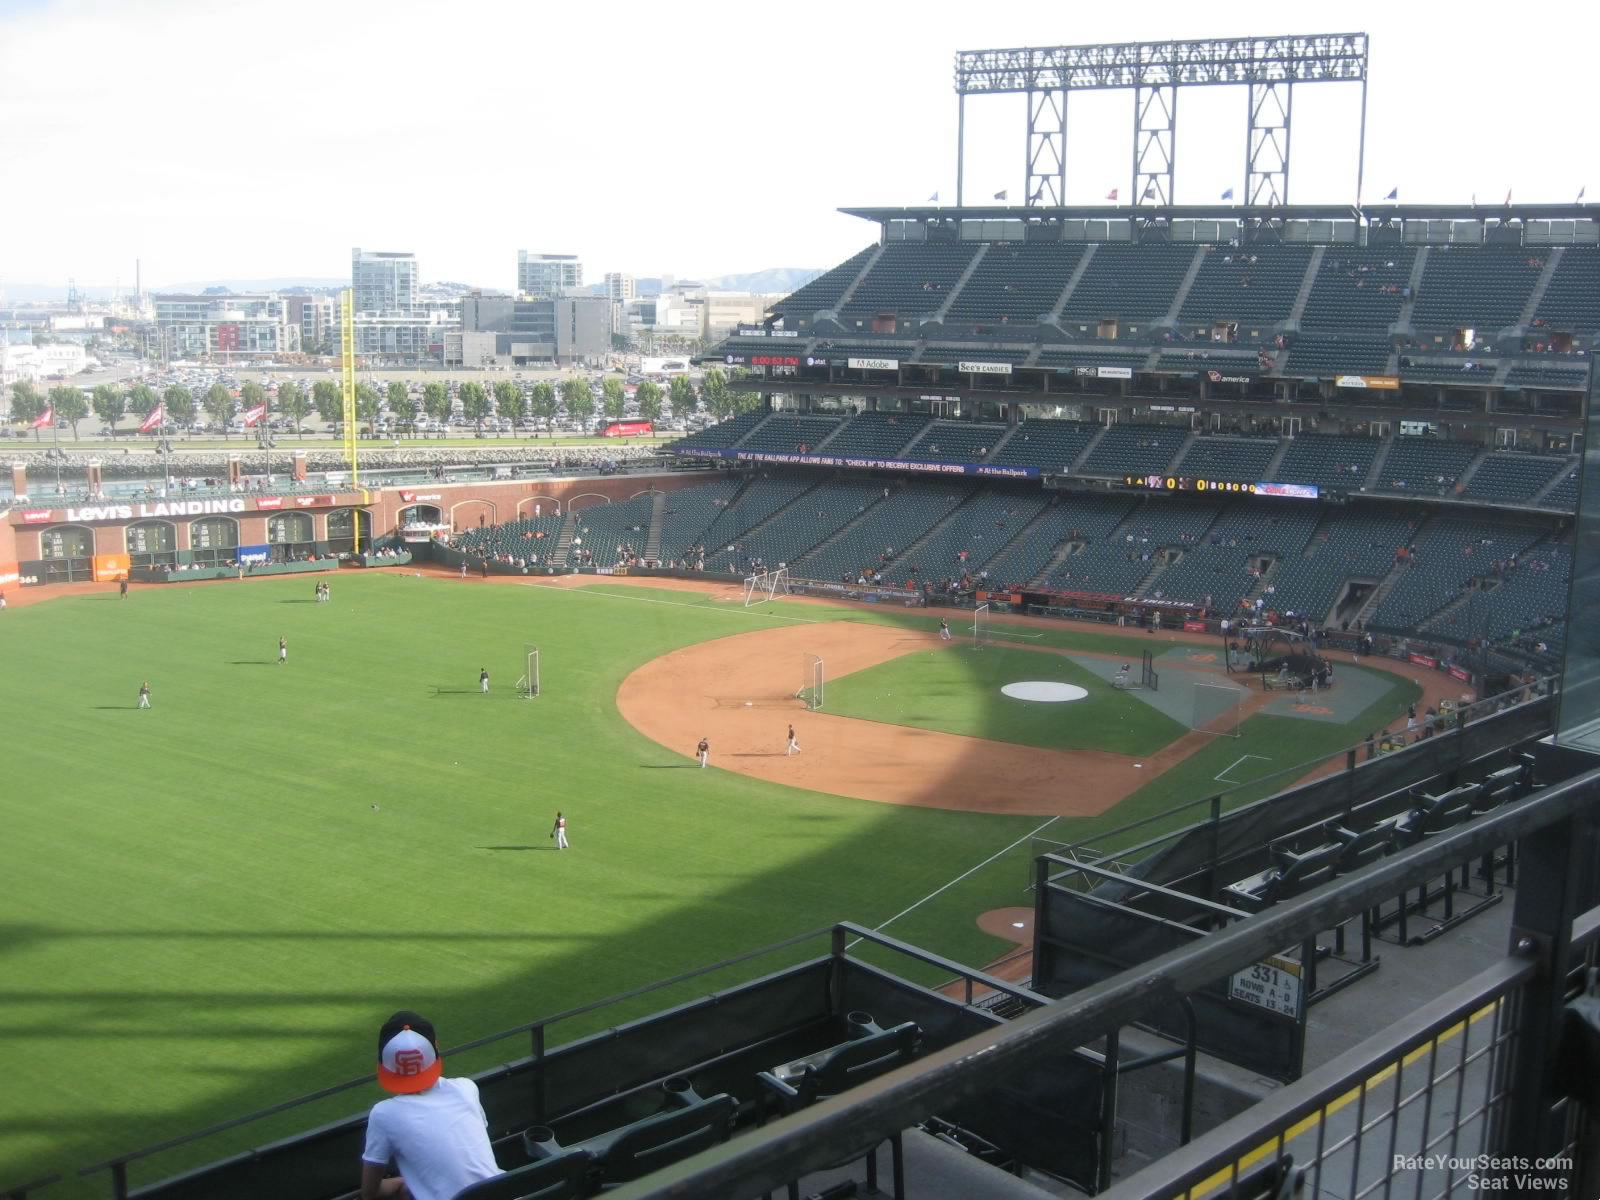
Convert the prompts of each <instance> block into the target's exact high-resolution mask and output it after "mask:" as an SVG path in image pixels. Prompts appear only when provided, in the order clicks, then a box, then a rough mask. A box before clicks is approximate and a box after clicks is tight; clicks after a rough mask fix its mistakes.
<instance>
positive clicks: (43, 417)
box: [33, 404, 56, 429]
mask: <svg viewBox="0 0 1600 1200" xmlns="http://www.w3.org/2000/svg"><path fill="white" fill-rule="evenodd" d="M55 423H56V409H55V405H53V404H52V405H51V406H50V407H49V408H47V409H45V410H44V411H43V412H42V413H40V414H39V415H38V417H37V418H35V420H34V422H33V427H34V428H35V429H45V428H48V427H49V426H51V425H54V424H55Z"/></svg>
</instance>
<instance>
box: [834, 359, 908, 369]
mask: <svg viewBox="0 0 1600 1200" xmlns="http://www.w3.org/2000/svg"><path fill="white" fill-rule="evenodd" d="M845 363H846V365H848V366H849V367H850V369H851V370H853V371H898V370H899V369H900V360H899V359H898V358H847V359H845Z"/></svg>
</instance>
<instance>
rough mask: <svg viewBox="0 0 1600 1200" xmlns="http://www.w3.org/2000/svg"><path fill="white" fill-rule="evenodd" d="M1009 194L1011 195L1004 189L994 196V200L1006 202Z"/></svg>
mask: <svg viewBox="0 0 1600 1200" xmlns="http://www.w3.org/2000/svg"><path fill="white" fill-rule="evenodd" d="M1009 194H1010V193H1009V191H1008V190H1007V189H1005V188H1002V189H1001V190H1000V191H998V192H996V193H995V194H994V198H995V199H996V200H1004V199H1005V198H1006V196H1007V195H1009Z"/></svg>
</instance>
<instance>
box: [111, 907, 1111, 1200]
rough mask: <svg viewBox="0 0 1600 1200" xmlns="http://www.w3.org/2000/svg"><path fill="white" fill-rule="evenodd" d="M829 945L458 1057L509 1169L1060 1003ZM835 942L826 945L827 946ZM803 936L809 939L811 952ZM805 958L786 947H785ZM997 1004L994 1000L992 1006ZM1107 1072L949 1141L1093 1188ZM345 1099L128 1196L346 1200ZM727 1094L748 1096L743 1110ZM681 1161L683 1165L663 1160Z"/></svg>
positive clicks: (1057, 1087) (734, 1122) (1001, 1092)
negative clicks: (624, 1011)
mask: <svg viewBox="0 0 1600 1200" xmlns="http://www.w3.org/2000/svg"><path fill="white" fill-rule="evenodd" d="M825 935H826V936H827V937H828V939H829V942H830V945H829V949H828V952H827V953H824V954H821V955H818V956H816V957H811V958H808V959H806V960H804V961H802V962H799V963H797V964H795V965H792V966H787V967H784V968H782V969H779V970H776V971H773V972H771V973H768V974H764V975H761V976H759V977H758V978H754V979H751V980H750V981H748V982H745V983H741V984H738V985H736V986H732V987H728V988H725V989H722V990H718V991H713V992H710V993H708V994H705V995H702V996H700V997H699V998H696V999H693V1000H690V1001H687V1002H685V1003H680V1004H677V1005H675V1006H672V1007H667V1008H663V1009H661V1010H660V1011H657V1012H654V1013H652V1014H650V1015H648V1016H645V1017H641V1018H638V1019H635V1020H629V1021H624V1022H621V1023H618V1024H616V1025H615V1026H612V1027H609V1028H607V1027H603V1026H604V1023H605V1021H606V1019H607V1012H606V1010H607V1009H609V1008H610V1007H612V1006H613V1005H615V1004H622V1003H626V1002H629V1001H635V1000H636V997H634V996H626V997H619V998H618V999H617V1000H615V1001H603V1002H601V1003H600V1004H596V1005H588V1006H585V1007H583V1008H581V1009H576V1010H572V1011H570V1012H566V1013H561V1014H557V1015H556V1016H553V1017H550V1018H547V1019H544V1020H541V1021H538V1022H535V1023H532V1024H530V1025H528V1026H524V1027H521V1028H519V1029H515V1030H509V1031H506V1032H505V1033H502V1034H497V1035H494V1036H493V1037H490V1038H485V1039H481V1040H480V1041H478V1042H475V1043H472V1044H470V1045H469V1046H465V1047H458V1048H455V1049H452V1048H450V1047H446V1048H445V1051H444V1052H445V1057H446V1063H447V1069H448V1070H449V1071H450V1073H452V1074H456V1073H459V1074H469V1073H470V1074H471V1075H472V1078H473V1079H474V1080H475V1081H476V1082H477V1084H478V1087H479V1091H480V1095H481V1097H482V1100H483V1105H484V1110H485V1112H486V1113H487V1114H488V1118H489V1127H490V1135H491V1138H492V1139H493V1141H494V1143H495V1149H496V1155H497V1158H498V1160H499V1162H500V1164H501V1166H502V1167H505V1168H507V1169H513V1168H516V1167H518V1166H521V1165H524V1164H525V1163H527V1162H528V1161H529V1153H530V1151H529V1147H528V1144H527V1143H526V1142H525V1139H524V1134H525V1133H526V1132H527V1131H529V1130H542V1131H548V1133H549V1135H550V1139H549V1140H550V1141H551V1142H553V1143H554V1144H557V1145H559V1146H560V1147H564V1148H572V1147H576V1146H590V1147H599V1148H601V1150H602V1151H603V1150H604V1149H605V1148H606V1147H608V1146H609V1145H612V1144H614V1143H615V1142H616V1140H617V1136H616V1135H617V1131H619V1130H629V1129H632V1128H634V1127H636V1126H638V1125H639V1124H640V1123H648V1122H650V1121H654V1120H660V1119H661V1118H662V1117H663V1116H667V1117H669V1118H672V1114H674V1113H682V1112H683V1111H684V1106H683V1105H682V1102H681V1101H678V1102H677V1104H676V1105H675V1104H674V1103H673V1102H672V1101H671V1100H669V1099H667V1097H670V1096H672V1095H673V1094H675V1093H676V1094H689V1095H692V1096H693V1097H694V1098H695V1101H697V1102H699V1103H701V1104H703V1105H704V1106H705V1110H706V1111H708V1112H713V1111H714V1112H715V1113H716V1115H717V1119H718V1120H719V1121H722V1120H726V1129H725V1130H724V1132H726V1133H727V1134H728V1135H730V1136H731V1137H733V1138H735V1139H737V1138H738V1137H739V1136H741V1135H742V1134H744V1133H747V1132H750V1131H753V1130H755V1129H756V1128H758V1127H759V1126H761V1125H762V1124H764V1123H765V1122H767V1121H769V1120H771V1119H774V1118H775V1117H778V1116H781V1115H783V1114H784V1113H785V1112H789V1111H794V1109H795V1107H796V1105H800V1106H804V1105H805V1104H807V1103H808V1102H810V1101H813V1100H817V1099H821V1098H824V1097H825V1096H826V1095H829V1094H833V1093H831V1092H829V1091H827V1090H826V1088H825V1089H824V1090H823V1092H822V1093H821V1094H820V1095H819V1094H816V1089H815V1088H813V1089H812V1090H811V1092H810V1093H808V1092H807V1091H806V1086H805V1084H803V1083H801V1084H799V1085H798V1086H794V1087H789V1088H787V1089H785V1088H784V1087H782V1086H776V1085H775V1082H774V1081H775V1080H776V1081H777V1083H778V1084H780V1085H781V1083H782V1081H783V1080H785V1079H788V1080H795V1079H797V1078H801V1077H802V1076H797V1075H796V1074H795V1073H794V1071H792V1070H789V1071H787V1073H786V1069H788V1068H796V1069H799V1070H802V1071H803V1068H804V1066H805V1065H807V1064H808V1063H809V1064H811V1065H812V1066H813V1068H814V1073H815V1075H816V1076H818V1077H821V1076H826V1075H827V1074H828V1072H829V1071H830V1070H831V1069H832V1068H833V1066H834V1065H835V1064H842V1066H841V1067H840V1069H839V1070H837V1071H835V1072H834V1073H833V1076H832V1077H833V1078H834V1079H835V1080H836V1081H838V1080H842V1081H845V1082H844V1085H843V1086H844V1088H845V1090H848V1089H849V1088H851V1087H855V1086H861V1085H862V1084H864V1083H868V1082H870V1081H871V1080H872V1079H874V1078H876V1077H877V1076H879V1075H881V1074H883V1073H885V1072H886V1071H889V1070H892V1069H894V1068H895V1067H896V1066H899V1065H903V1064H904V1063H907V1062H911V1061H915V1060H916V1059H919V1058H922V1057H925V1056H926V1055H928V1054H931V1053H934V1052H936V1051H938V1050H941V1049H943V1048H944V1047H947V1046H950V1045H952V1044H954V1043H955V1042H958V1041H961V1040H963V1039H965V1038H968V1037H972V1036H974V1035H977V1034H982V1033H983V1032H984V1031H985V1030H993V1029H998V1028H999V1027H1001V1026H1003V1025H1004V1024H1006V1021H1007V1016H1005V1015H1001V1014H1002V1013H1007V1014H1010V1015H1019V1014H1021V1013H1023V1012H1026V1011H1029V1010H1031V1009H1033V1008H1036V1007H1038V1006H1039V1005H1041V1004H1043V1003H1044V999H1043V997H1041V996H1039V995H1037V994H1036V993H1033V992H1030V991H1029V990H1028V989H1026V988H1025V987H1021V986H1018V985H1013V984H1007V983H1003V982H1001V981H999V980H997V979H993V978H990V977H989V976H987V975H984V974H983V973H982V972H979V971H974V970H971V969H970V968H965V967H962V966H960V965H959V964H956V963H953V962H950V961H949V960H945V959H942V958H940V957H938V956H936V955H932V954H929V953H927V952H925V951H922V950H919V949H917V948H915V947H912V946H909V945H907V944H905V943H901V942H897V941H895V940H894V939H891V938H887V937H884V936H883V935H881V934H876V933H873V932H872V931H870V930H867V929H863V928H859V927H856V926H851V925H839V926H835V927H834V928H833V929H832V930H829V931H826V934H825ZM818 936H823V935H820V934H819V935H810V937H812V938H815V937H818ZM802 940H806V939H797V940H796V941H802ZM857 942H864V943H867V944H866V945H865V946H864V950H865V952H866V953H868V954H871V956H872V957H873V958H874V959H875V960H879V961H888V962H890V963H892V964H895V966H896V967H897V968H898V969H899V970H903V971H907V972H925V973H926V972H930V971H932V972H934V973H937V974H939V975H941V976H945V977H951V978H954V980H955V984H954V985H953V986H952V987H948V988H944V989H940V990H935V989H932V988H928V987H923V986H921V985H919V984H917V983H914V982H912V981H911V980H909V979H907V978H906V977H905V976H904V975H902V974H897V973H896V972H895V970H891V969H889V968H887V967H885V966H882V965H877V963H876V962H869V961H866V959H864V958H863V957H859V956H858V955H857V954H854V953H852V952H851V947H852V945H854V944H856V943H857ZM794 945H795V942H790V943H785V944H783V945H781V946H778V947H771V948H769V952H770V951H782V950H785V949H789V948H790V947H792V946H794ZM761 953H765V952H761ZM744 957H745V958H746V959H748V958H750V957H753V956H744ZM735 961H743V960H735ZM729 965H730V964H727V963H724V964H717V965H716V966H713V967H709V968H706V973H711V972H718V971H724V972H725V970H726V968H727V967H728V966H729ZM723 977H726V976H725V974H724V976H723ZM670 982H671V983H675V984H681V983H682V982H683V981H682V980H681V979H680V980H676V981H670ZM986 991H987V992H989V995H988V997H987V998H986V999H975V996H977V995H978V994H979V993H982V992H986ZM950 992H954V993H955V995H953V996H952V995H951V994H948V993H950ZM680 994H681V990H680ZM634 1007H635V1010H636V1007H637V1006H636V1004H635V1005H634ZM862 1015H867V1016H870V1018H871V1020H872V1025H871V1026H870V1027H866V1026H863V1025H862V1024H861V1021H860V1017H861V1016H862ZM576 1024H582V1025H585V1026H587V1027H589V1028H594V1027H595V1026H596V1025H597V1024H598V1025H601V1026H602V1028H601V1030H600V1031H599V1032H594V1033H589V1034H587V1035H586V1036H582V1037H577V1038H575V1039H574V1040H571V1041H567V1042H565V1043H564V1044H560V1045H552V1044H551V1043H553V1042H554V1041H555V1040H556V1038H557V1037H559V1036H560V1034H561V1031H562V1030H563V1029H564V1028H572V1027H573V1026H574V1025H576ZM368 1033H369V1031H366V1030H353V1031H352V1038H353V1039H359V1040H361V1041H362V1043H363V1044H365V1041H366V1038H367V1036H368ZM863 1044H865V1045H867V1046H868V1051H867V1053H866V1054H858V1055H856V1059H855V1061H850V1060H848V1059H844V1058H841V1057H840V1056H841V1054H844V1055H850V1054H852V1053H853V1052H854V1050H855V1048H856V1047H857V1046H859V1045H863ZM502 1053H503V1054H508V1055H515V1057H511V1058H510V1059H509V1060H508V1061H502V1062H500V1063H499V1064H498V1065H492V1066H488V1067H487V1068H485V1069H482V1070H479V1071H477V1072H470V1071H469V1070H468V1069H467V1064H469V1063H483V1062H489V1063H492V1062H494V1058H495V1056H496V1055H498V1054H502ZM1104 1062H1105V1060H1104V1058H1103V1056H1101V1055H1098V1054H1095V1053H1092V1052H1089V1051H1083V1050H1077V1051H1068V1052H1062V1053H1058V1054H1050V1055H1043V1056H1041V1057H1040V1059H1039V1060H1038V1061H1037V1062H1036V1063H1035V1064H1034V1065H1033V1067H1032V1069H1031V1070H1029V1071H1027V1072H1021V1073H1018V1074H1017V1075H1016V1076H1015V1077H1013V1078H1011V1079H1008V1080H1007V1081H1006V1083H1005V1085H1004V1086H1002V1087H997V1088H993V1089H989V1090H987V1091H985V1092H983V1093H981V1094H977V1095H974V1096H972V1097H970V1098H968V1099H966V1100H964V1101H962V1102H960V1103H956V1104H952V1105H951V1106H950V1107H949V1109H948V1110H947V1111H943V1112H941V1113H940V1114H939V1117H940V1118H941V1119H942V1120H943V1121H944V1122H945V1123H947V1125H948V1127H949V1128H950V1129H955V1130H959V1131H961V1133H962V1135H963V1136H967V1137H970V1138H972V1139H974V1140H976V1141H981V1142H983V1143H987V1144H988V1146H989V1147H991V1148H992V1149H993V1150H994V1151H995V1152H996V1153H997V1154H998V1155H1000V1156H1001V1157H1002V1158H1004V1159H1005V1160H1006V1161H1009V1162H1021V1163H1028V1164H1029V1165H1031V1166H1034V1167H1035V1168H1037V1169H1040V1170H1044V1171H1047V1172H1048V1173H1050V1174H1052V1175H1054V1176H1056V1177H1058V1178H1061V1179H1065V1180H1069V1181H1072V1182H1074V1183H1076V1184H1078V1185H1079V1186H1080V1187H1084V1188H1086V1189H1092V1187H1093V1186H1094V1181H1095V1180H1096V1179H1097V1178H1099V1177H1101V1171H1102V1167H1103V1166H1104V1164H1105V1163H1106V1162H1108V1160H1107V1159H1106V1157H1105V1155H1104V1152H1103V1149H1102V1148H1103V1147H1104V1146H1106V1145H1108V1144H1109V1134H1108V1132H1106V1131H1105V1130H1104V1129H1103V1111H1102V1087H1101V1084H1102V1078H1101V1076H1102V1072H1103V1070H1104ZM685 1083H686V1084H687V1091H686V1089H685V1088H684V1084H685ZM834 1086H836V1085H834ZM341 1089H349V1090H351V1091H356V1090H357V1089H359V1099H358V1098H357V1097H355V1096H352V1097H351V1106H352V1107H355V1106H356V1105H357V1104H360V1105H361V1106H362V1111H361V1113H359V1114H358V1115H354V1116H351V1117H349V1118H347V1119H345V1120H341V1121H337V1122H334V1123H332V1124H329V1125H324V1126H322V1127H320V1128H316V1129H312V1130H310V1131H308V1132H306V1133H304V1134H301V1135H298V1136H295V1137H291V1138H287V1139H284V1140H281V1141H275V1142H272V1143H270V1144H267V1145H262V1146H260V1147H258V1148H254V1149H250V1150H247V1151H244V1152H243V1153H237V1154H235V1155H233V1156H232V1157H229V1158H226V1159H224V1160H222V1161H219V1162H215V1163H212V1164H211V1165H209V1166H206V1167H202V1168H200V1169H198V1170H192V1171H188V1172H186V1173H185V1174H182V1175H178V1176H174V1177H172V1178H168V1179H165V1180H164V1181H162V1182H159V1183H151V1184H148V1185H145V1186H142V1187H137V1188H134V1189H133V1190H131V1191H130V1192H128V1193H126V1194H128V1195H131V1196H134V1197H139V1198H141V1200H211V1198H213V1197H216V1196H222V1195H226V1196H229V1197H230V1198H233V1200H268V1198H271V1200H278V1198H279V1197H282V1196H287V1195H294V1196H300V1197H306V1198H308V1200H309V1198H324V1197H325V1198H328V1200H332V1198H333V1197H342V1196H347V1195H348V1194H349V1192H350V1183H351V1179H352V1177H353V1175H354V1173H355V1170H356V1167H357V1163H358V1160H359V1158H360V1154H361V1149H362V1145H363V1141H364V1136H365V1106H367V1105H370V1104H371V1103H372V1102H373V1101H375V1100H376V1099H378V1098H380V1096H379V1093H377V1091H376V1090H375V1089H374V1088H373V1087H372V1086H371V1077H370V1076H366V1077H363V1078H362V1079H360V1080H353V1081H350V1082H349V1083H348V1084H344V1085H340V1088H335V1089H325V1090H324V1091H323V1092H319V1093H317V1094H316V1095H314V1096H311V1097H307V1098H306V1100H305V1103H306V1104H307V1105H309V1104H311V1103H313V1102H316V1101H319V1100H322V1099H325V1098H326V1097H327V1095H328V1094H329V1091H338V1090H341ZM789 1092H793V1093H795V1094H794V1095H790V1094H788V1093H789ZM723 1097H729V1098H731V1104H730V1103H729V1102H728V1101H725V1100H723V1099H722V1098H723ZM688 1107H690V1108H693V1105H690V1106H688ZM290 1111H291V1112H292V1111H293V1108H292V1106H291V1109H290ZM262 1115H266V1114H262ZM690 1119H692V1118H690ZM280 1124H281V1122H280ZM212 1132H222V1129H220V1128H219V1129H218V1130H214V1131H201V1133H199V1134H197V1135H195V1137H194V1138H193V1139H184V1141H186V1142H188V1143H189V1150H188V1155H189V1157H190V1159H191V1161H192V1158H193V1155H194V1149H195V1146H194V1142H195V1141H196V1140H197V1139H201V1138H205V1137H207V1136H208V1134H209V1133H212ZM539 1136H541V1137H542V1136H543V1134H542V1133H541V1134H539ZM898 1140H899V1139H898V1138H894V1139H891V1142H893V1143H898ZM236 1144H237V1143H236ZM699 1148H701V1147H700V1146H698V1145H695V1146H691V1147H690V1150H691V1151H692V1150H694V1149H699ZM880 1149H885V1147H881V1146H880ZM887 1149H888V1150H889V1151H890V1153H889V1154H888V1155H887V1169H886V1173H890V1174H891V1175H892V1174H893V1172H894V1170H895V1164H896V1163H897V1162H898V1159H899V1146H898V1145H897V1144H895V1145H892V1146H890V1147H887ZM875 1153H876V1152H875ZM142 1157H143V1156H142V1154H141V1153H140V1152H134V1153H132V1154H129V1155H126V1156H124V1157H122V1158H120V1159H118V1160H115V1161H113V1162H107V1163H105V1164H101V1166H103V1167H104V1168H106V1169H109V1170H111V1171H112V1172H113V1175H114V1177H115V1175H116V1173H117V1171H118V1170H119V1167H120V1168H121V1169H123V1170H125V1169H126V1164H127V1163H128V1162H130V1161H132V1162H134V1163H136V1165H137V1169H138V1170H139V1171H140V1172H141V1173H143V1174H154V1173H157V1172H158V1171H159V1164H160V1161H161V1160H160V1158H154V1159H151V1160H150V1161H148V1162H141V1161H140V1160H141V1159H142ZM665 1161H671V1159H670V1158H668V1159H666V1160H664V1161H663V1163H660V1164H657V1165H664V1162H665ZM591 1182H594V1181H593V1180H592V1179H591ZM114 1190H115V1189H114ZM583 1194H589V1193H588V1192H584V1193H583Z"/></svg>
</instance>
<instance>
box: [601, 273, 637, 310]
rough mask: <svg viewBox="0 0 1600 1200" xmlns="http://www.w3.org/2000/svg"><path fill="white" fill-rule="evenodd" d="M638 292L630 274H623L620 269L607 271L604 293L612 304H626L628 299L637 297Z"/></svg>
mask: <svg viewBox="0 0 1600 1200" xmlns="http://www.w3.org/2000/svg"><path fill="white" fill-rule="evenodd" d="M638 294H639V290H638V288H637V287H636V286H635V285H634V280H633V276H632V275H624V274H622V273H621V272H620V271H611V272H609V273H607V275H606V295H607V296H609V297H610V299H611V302H612V303H613V304H626V303H627V302H628V301H629V300H634V299H637V298H638Z"/></svg>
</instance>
